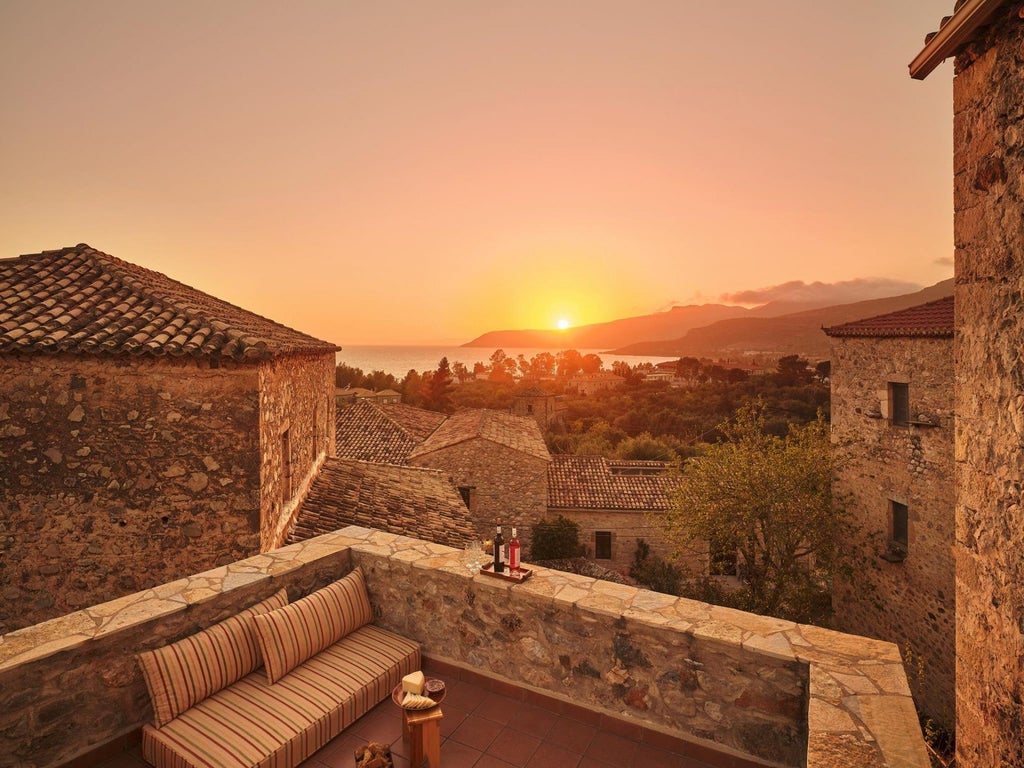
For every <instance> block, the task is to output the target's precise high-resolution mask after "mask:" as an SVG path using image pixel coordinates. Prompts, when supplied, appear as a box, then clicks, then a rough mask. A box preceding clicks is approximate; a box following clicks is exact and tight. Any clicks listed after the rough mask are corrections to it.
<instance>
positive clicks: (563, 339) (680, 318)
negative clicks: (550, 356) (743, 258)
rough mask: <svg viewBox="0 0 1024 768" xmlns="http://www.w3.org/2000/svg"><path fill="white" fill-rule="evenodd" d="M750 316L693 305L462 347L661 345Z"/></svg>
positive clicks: (497, 334) (494, 334) (487, 337)
mask: <svg viewBox="0 0 1024 768" xmlns="http://www.w3.org/2000/svg"><path fill="white" fill-rule="evenodd" d="M750 313H751V310H748V309H744V308H743V307H728V306H725V305H724V304H700V305H697V304H690V305H687V306H685V307H672V309H670V310H668V311H667V312H656V313H654V314H652V315H641V316H639V317H627V318H624V319H622V320H611V321H609V322H606V323H595V324H593V325H581V326H579V327H578V328H567V329H566V330H564V331H545V330H523V331H490V332H489V333H485V334H483V335H482V336H478V337H477V338H475V339H473V340H472V341H470V342H467V343H465V344H463V345H462V346H463V347H489V348H491V349H500V348H513V347H535V348H539V349H574V348H575V349H608V348H610V347H619V346H622V345H624V344H633V343H635V342H637V341H640V340H643V341H651V342H657V341H669V340H671V339H677V338H679V337H680V336H683V335H684V334H686V333H687V332H688V331H690V330H691V329H693V328H699V327H700V326H703V325H708V324H710V323H714V322H717V321H719V320H725V319H727V318H732V317H741V316H745V315H748V314H750Z"/></svg>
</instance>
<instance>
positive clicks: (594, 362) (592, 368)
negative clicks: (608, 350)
mask: <svg viewBox="0 0 1024 768" xmlns="http://www.w3.org/2000/svg"><path fill="white" fill-rule="evenodd" d="M603 367H604V361H603V360H602V359H601V356H600V355H595V354H594V353H593V352H588V353H587V354H585V355H584V356H583V357H582V358H580V368H581V369H582V370H583V372H584V373H597V372H598V371H600V370H601V369H602V368H603Z"/></svg>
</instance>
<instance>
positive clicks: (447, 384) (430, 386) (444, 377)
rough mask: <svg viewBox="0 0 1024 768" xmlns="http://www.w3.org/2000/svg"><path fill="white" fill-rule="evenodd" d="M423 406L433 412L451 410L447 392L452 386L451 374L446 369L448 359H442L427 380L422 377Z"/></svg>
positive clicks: (449, 370) (447, 368) (448, 369)
mask: <svg viewBox="0 0 1024 768" xmlns="http://www.w3.org/2000/svg"><path fill="white" fill-rule="evenodd" d="M424 384H425V386H424V396H423V405H424V406H425V407H427V408H430V409H431V410H434V411H447V410H449V409H450V408H451V396H450V394H449V390H450V389H451V386H452V373H451V369H450V368H449V367H448V358H447V357H442V358H441V360H440V362H438V364H437V370H436V371H434V372H433V374H431V375H430V378H429V379H427V378H426V377H424Z"/></svg>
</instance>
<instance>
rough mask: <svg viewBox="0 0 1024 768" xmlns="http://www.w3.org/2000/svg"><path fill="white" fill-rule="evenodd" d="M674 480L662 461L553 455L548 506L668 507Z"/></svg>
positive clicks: (569, 507)
mask: <svg viewBox="0 0 1024 768" xmlns="http://www.w3.org/2000/svg"><path fill="white" fill-rule="evenodd" d="M677 483H678V480H677V478H676V476H675V475H674V474H672V473H670V472H669V471H668V465H667V464H665V463H664V462H661V461H617V460H614V459H605V458H602V457H598V456H554V457H552V459H551V464H550V465H548V507H549V508H550V509H594V510H624V511H636V512H642V511H645V510H660V509H668V507H669V503H670V494H671V491H672V489H673V488H674V487H675V486H676V484H677Z"/></svg>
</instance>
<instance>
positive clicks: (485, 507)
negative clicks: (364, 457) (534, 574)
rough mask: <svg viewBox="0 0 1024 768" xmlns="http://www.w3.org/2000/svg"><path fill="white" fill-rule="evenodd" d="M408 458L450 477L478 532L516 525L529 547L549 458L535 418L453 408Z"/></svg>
mask: <svg viewBox="0 0 1024 768" xmlns="http://www.w3.org/2000/svg"><path fill="white" fill-rule="evenodd" d="M408 461H409V463H410V464H414V465H416V466H420V467H432V468H434V469H440V470H443V471H445V472H447V473H448V474H449V475H450V476H451V478H452V482H453V483H454V484H455V486H456V487H457V488H458V489H459V493H460V494H462V497H463V498H464V499H465V500H466V505H467V506H468V507H469V510H470V512H471V513H472V515H473V521H474V523H475V524H476V528H477V531H478V532H480V533H482V534H486V535H488V536H490V534H493V533H494V528H495V524H496V523H498V522H501V523H503V524H504V525H506V526H511V525H517V526H519V529H520V536H519V538H520V539H521V540H522V543H523V546H524V547H526V548H527V549H526V551H529V531H530V527H531V526H532V525H533V523H535V522H537V521H538V520H540V519H542V518H543V517H544V513H545V511H546V509H547V497H548V475H547V470H548V463H549V462H550V461H551V455H550V454H549V453H548V449H547V446H546V445H545V444H544V439H543V438H542V437H541V434H540V428H539V427H538V426H537V422H536V421H534V420H533V419H531V418H525V417H521V416H513V415H511V414H508V413H501V412H500V411H492V410H487V409H483V408H479V409H471V410H465V411H458V412H456V413H454V414H452V415H451V416H449V417H448V418H447V419H446V420H445V422H444V423H443V424H441V426H439V427H438V428H437V429H436V430H435V431H434V432H433V433H431V435H430V436H429V437H428V438H427V439H426V440H424V441H423V442H422V443H420V444H419V445H418V446H417V447H416V448H415V449H414V450H413V451H412V452H411V453H410V454H409V459H408ZM506 535H507V532H506Z"/></svg>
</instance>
